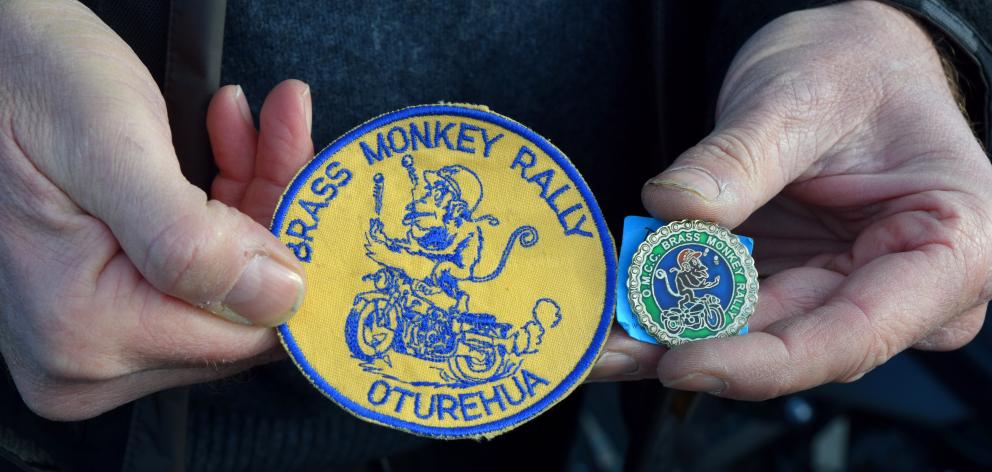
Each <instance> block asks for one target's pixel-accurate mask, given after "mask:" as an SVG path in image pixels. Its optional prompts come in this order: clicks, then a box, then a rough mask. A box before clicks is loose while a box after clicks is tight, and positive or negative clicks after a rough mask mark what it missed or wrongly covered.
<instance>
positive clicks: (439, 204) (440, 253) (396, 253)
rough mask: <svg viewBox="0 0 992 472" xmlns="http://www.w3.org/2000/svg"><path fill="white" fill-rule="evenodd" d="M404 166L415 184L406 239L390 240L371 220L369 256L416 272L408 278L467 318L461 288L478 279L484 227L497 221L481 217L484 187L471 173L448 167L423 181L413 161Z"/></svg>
mask: <svg viewBox="0 0 992 472" xmlns="http://www.w3.org/2000/svg"><path fill="white" fill-rule="evenodd" d="M403 164H404V167H406V168H407V171H408V173H409V176H410V180H411V181H412V182H413V184H414V186H413V189H412V190H411V200H410V202H409V203H408V204H407V205H406V206H405V208H404V210H405V214H404V216H403V226H405V227H406V234H405V236H404V237H402V238H390V237H388V236H386V234H385V232H384V225H383V223H382V220H380V219H379V218H378V217H375V218H372V219H371V220H370V227H369V233H368V243H367V244H366V246H365V247H366V250H367V253H368V255H369V257H370V258H372V259H373V260H375V261H376V262H378V263H379V264H381V265H383V266H387V267H403V268H404V270H406V271H407V272H408V273H409V272H411V271H412V272H414V273H409V275H410V277H412V278H414V279H417V280H422V281H423V282H425V283H426V284H427V285H429V286H431V287H435V288H437V289H440V290H441V291H443V292H444V293H445V294H446V295H447V296H448V297H449V298H450V299H451V300H454V303H453V304H452V305H451V307H450V308H453V309H455V310H456V311H458V312H465V311H467V310H468V307H467V302H468V300H467V298H468V297H467V295H466V294H465V292H464V291H462V290H461V289H460V288H459V287H458V282H459V281H464V280H469V281H473V280H476V279H479V277H478V276H477V274H476V273H475V270H476V266H477V265H478V264H479V261H480V260H481V259H482V244H483V234H482V227H483V225H482V223H488V224H489V225H490V226H496V225H498V224H499V221H498V220H497V219H496V218H495V217H493V216H491V215H482V216H477V213H478V207H479V204H480V203H481V202H482V196H483V189H482V182H481V181H480V180H479V177H478V176H476V175H475V173H474V172H472V171H471V170H470V169H468V168H467V167H465V166H462V165H449V166H444V167H442V168H440V169H437V170H426V171H424V172H423V179H422V180H421V179H419V178H417V175H416V170H414V169H413V162H412V158H411V159H406V158H405V159H404V163H403ZM381 249H387V250H386V251H382V250H381ZM411 258H413V259H414V260H410V259H411ZM425 262H426V264H425ZM418 269H419V270H418Z"/></svg>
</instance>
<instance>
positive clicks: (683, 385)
mask: <svg viewBox="0 0 992 472" xmlns="http://www.w3.org/2000/svg"><path fill="white" fill-rule="evenodd" d="M662 385H664V386H666V387H668V388H673V389H675V390H688V391H690V392H706V393H711V394H714V395H717V394H720V393H723V392H724V391H725V390H727V387H728V385H727V382H725V381H723V380H721V379H718V378H716V377H714V376H712V375H709V374H689V375H686V376H685V377H682V378H680V379H676V380H672V381H667V382H666V381H662Z"/></svg>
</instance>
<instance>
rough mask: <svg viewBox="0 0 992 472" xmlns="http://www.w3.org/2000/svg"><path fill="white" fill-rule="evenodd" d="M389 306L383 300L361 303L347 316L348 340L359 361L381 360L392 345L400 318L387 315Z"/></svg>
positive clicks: (346, 336) (346, 337)
mask: <svg viewBox="0 0 992 472" xmlns="http://www.w3.org/2000/svg"><path fill="white" fill-rule="evenodd" d="M387 303H388V300H387V299H384V298H379V299H372V300H361V301H360V302H359V303H358V304H356V305H355V307H353V308H352V309H351V312H350V313H348V319H347V321H345V327H344V334H345V340H346V341H347V342H348V350H349V351H351V355H352V356H354V357H355V358H356V359H359V360H361V361H364V362H368V361H371V360H374V359H378V358H379V357H382V355H383V354H385V353H387V352H389V350H390V348H391V347H392V346H393V340H394V339H395V337H396V329H397V326H396V325H397V320H398V319H399V317H398V316H397V315H396V314H395V313H389V312H387V310H388V306H387ZM389 311H395V310H389Z"/></svg>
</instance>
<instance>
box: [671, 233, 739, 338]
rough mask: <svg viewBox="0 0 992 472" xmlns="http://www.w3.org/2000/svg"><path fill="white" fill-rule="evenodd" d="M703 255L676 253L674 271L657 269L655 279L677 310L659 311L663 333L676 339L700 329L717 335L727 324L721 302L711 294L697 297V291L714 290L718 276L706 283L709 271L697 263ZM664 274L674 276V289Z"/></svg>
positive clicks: (697, 252)
mask: <svg viewBox="0 0 992 472" xmlns="http://www.w3.org/2000/svg"><path fill="white" fill-rule="evenodd" d="M702 255H703V253H701V252H699V251H695V250H692V249H683V250H682V251H680V252H679V254H678V256H677V258H676V261H677V265H676V267H672V268H670V269H668V271H666V270H665V268H663V267H659V268H658V269H657V270H656V271H655V277H656V278H658V279H660V280H661V282H662V285H664V286H665V290H666V291H667V292H668V294H669V295H670V296H672V297H674V298H675V299H676V300H678V306H676V307H673V308H669V309H662V312H661V320H662V324H663V325H664V326H665V330H667V331H668V332H669V333H671V334H673V335H678V334H680V333H682V332H683V331H684V330H686V329H691V330H697V329H702V328H703V327H705V328H708V329H710V330H713V331H716V330H719V329H721V328H723V326H724V324H726V320H725V317H724V311H723V307H722V306H721V305H720V299H719V298H717V297H716V296H714V295H713V294H709V293H707V294H703V295H698V294H697V293H696V292H697V291H699V290H707V289H711V288H713V287H716V286H717V285H719V283H720V276H719V275H717V276H716V277H714V279H713V280H708V279H709V271H708V269H707V268H706V266H705V265H704V264H703V263H702V262H701V261H700V258H701V256H702ZM667 272H672V273H673V274H674V287H672V286H671V285H670V283H669V282H670V281H669V276H668V273H667Z"/></svg>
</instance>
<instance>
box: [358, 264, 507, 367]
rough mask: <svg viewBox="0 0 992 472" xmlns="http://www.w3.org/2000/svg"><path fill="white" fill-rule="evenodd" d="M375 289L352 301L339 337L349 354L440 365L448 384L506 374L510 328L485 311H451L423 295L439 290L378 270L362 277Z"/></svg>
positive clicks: (394, 271)
mask: <svg viewBox="0 0 992 472" xmlns="http://www.w3.org/2000/svg"><path fill="white" fill-rule="evenodd" d="M363 280H366V281H372V282H373V284H374V286H375V289H374V290H370V291H368V292H363V293H360V294H358V295H357V296H356V297H355V301H354V305H353V308H352V310H351V312H350V313H349V314H348V319H347V322H346V326H345V335H346V336H347V338H348V339H347V340H348V347H349V348H350V350H351V354H352V355H353V356H354V357H355V358H357V359H359V360H362V361H365V362H369V361H373V360H376V359H381V358H383V357H384V356H385V355H386V354H387V353H389V352H396V353H399V354H406V355H409V356H413V357H416V358H418V359H421V360H424V361H428V362H434V363H442V364H445V365H446V366H447V370H446V372H448V373H450V374H451V375H452V376H453V379H452V380H455V381H460V382H465V383H479V382H483V381H489V380H492V379H493V378H501V377H504V376H505V375H510V374H512V372H507V371H506V370H507V368H511V367H512V366H510V365H509V364H507V363H506V362H505V360H506V356H507V353H508V352H509V350H510V347H509V342H510V337H509V332H510V329H511V328H512V326H511V325H510V324H508V323H500V322H497V321H496V317H495V316H493V315H490V314H486V313H457V312H454V311H453V310H444V309H442V308H440V307H438V306H437V305H436V304H435V303H434V302H432V301H430V299H429V298H428V297H430V296H433V295H437V294H438V293H439V292H440V289H439V288H436V287H430V286H428V285H427V284H425V283H423V282H422V281H418V280H412V279H410V278H409V277H407V276H406V274H405V273H403V271H401V270H398V269H394V268H388V267H387V268H382V269H380V270H378V271H377V272H375V273H373V274H370V275H366V276H365V277H363Z"/></svg>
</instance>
